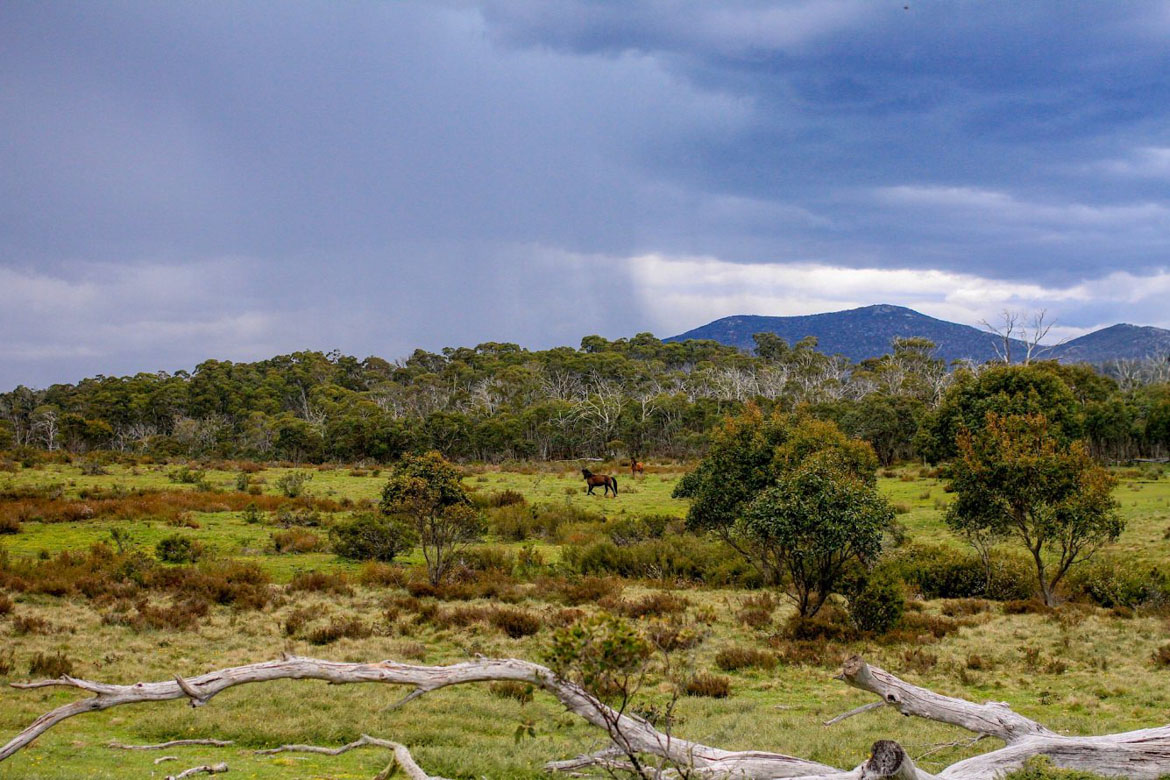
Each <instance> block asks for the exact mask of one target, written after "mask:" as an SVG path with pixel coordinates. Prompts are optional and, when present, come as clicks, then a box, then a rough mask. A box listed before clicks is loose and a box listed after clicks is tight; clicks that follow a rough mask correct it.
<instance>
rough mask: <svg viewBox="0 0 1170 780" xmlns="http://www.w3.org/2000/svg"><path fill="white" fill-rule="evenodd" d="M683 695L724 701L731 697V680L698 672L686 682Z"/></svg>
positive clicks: (718, 675)
mask: <svg viewBox="0 0 1170 780" xmlns="http://www.w3.org/2000/svg"><path fill="white" fill-rule="evenodd" d="M683 693H685V694H686V695H687V696H706V697H709V698H712V699H726V698H727V697H728V696H730V695H731V678H730V677H724V676H723V675H720V674H711V673H709V672H700V673H698V674H696V675H695V676H694V677H692V678H691V679H690V680H688V681H687V684H686V687H685V688H683Z"/></svg>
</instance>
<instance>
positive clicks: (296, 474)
mask: <svg viewBox="0 0 1170 780" xmlns="http://www.w3.org/2000/svg"><path fill="white" fill-rule="evenodd" d="M312 478H313V475H312V473H311V472H308V471H286V472H285V473H284V474H281V475H280V476H279V477H277V479H276V482H274V483H273V484H274V485H275V486H276V489H277V490H279V491H280V492H281V494H282V495H283V496H285V497H286V498H299V497H300V496H301V495H303V494H304V492H305V485H306V483H307V482H308V481H309V480H311V479H312Z"/></svg>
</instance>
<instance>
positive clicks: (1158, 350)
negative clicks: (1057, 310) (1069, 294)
mask: <svg viewBox="0 0 1170 780" xmlns="http://www.w3.org/2000/svg"><path fill="white" fill-rule="evenodd" d="M1167 354H1170V330H1166V329H1165V328H1153V327H1150V326H1148V325H1127V324H1124V323H1123V324H1120V325H1110V326H1109V327H1108V328H1101V330H1096V331H1093V332H1092V333H1086V334H1085V335H1084V336H1081V337H1079V338H1075V339H1073V340H1072V341H1067V342H1065V343H1064V344H1061V345H1060V346H1058V347H1055V348H1054V349H1053V350H1052V352H1051V355H1052V356H1053V357H1055V358H1056V359H1058V360H1060V361H1061V362H1063V363H1104V362H1105V361H1107V360H1119V359H1121V360H1141V359H1143V358H1150V357H1158V356H1160V355H1167Z"/></svg>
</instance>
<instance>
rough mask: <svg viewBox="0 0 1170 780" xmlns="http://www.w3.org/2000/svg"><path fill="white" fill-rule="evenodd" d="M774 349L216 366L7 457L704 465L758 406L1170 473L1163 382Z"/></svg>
mask: <svg viewBox="0 0 1170 780" xmlns="http://www.w3.org/2000/svg"><path fill="white" fill-rule="evenodd" d="M755 338H756V352H755V354H752V355H749V354H746V353H744V352H741V351H739V350H737V349H734V348H732V347H727V346H723V345H721V344H718V343H716V342H713V341H687V342H682V343H663V342H661V341H659V340H658V339H656V338H654V337H653V336H652V335H650V334H645V333H644V334H639V335H637V336H635V337H633V338H630V339H619V340H617V341H608V340H606V339H604V338H602V337H600V336H588V337H586V338H585V339H583V340H582V342H581V346H580V348H579V349H573V348H570V347H559V348H556V349H550V350H544V351H529V350H526V349H523V348H521V347H519V346H517V345H515V344H504V343H485V344H480V345H479V346H477V347H474V348H467V347H461V348H447V349H444V350H443V351H442V353H441V354H436V353H431V352H425V351H423V350H417V351H415V353H414V354H413V355H411V356H410V357H409V358H407V359H405V360H402V361H399V362H397V363H390V362H388V361H386V360H383V359H381V358H377V357H370V358H366V359H365V360H359V359H357V358H355V357H351V356H347V355H341V354H339V353H336V352H334V353H329V354H324V353H321V352H297V353H294V354H291V355H283V356H279V357H274V358H271V359H269V360H262V361H258V362H255V363H232V362H228V361H217V360H208V361H206V362H204V363H201V364H200V365H199V366H197V367H196V369H195V370H194V371H193V372H191V373H187V372H185V371H180V372H176V373H174V374H170V373H166V372H159V373H156V374H146V373H143V374H137V375H135V376H132V377H106V376H97V377H93V378H90V379H85V380H83V381H81V382H79V383H77V384H59V385H53V386H51V387H49V388H47V389H43V390H32V389H29V388H27V387H17V388H16V389H14V390H12V391H11V392H8V393H3V394H0V448H11V447H36V448H43V449H49V450H56V449H67V450H70V451H74V452H85V451H89V450H95V449H113V450H121V451H131V452H145V453H148V454H152V455H156V456H160V457H169V456H184V457H213V456H214V457H249V458H258V459H281V460H290V461H296V462H312V461H323V460H338V461H359V460H376V461H389V460H393V459H395V458H397V457H399V456H400V455H401V454H402V453H404V452H408V451H421V450H429V449H435V450H438V451H439V452H441V453H443V454H444V455H445V456H447V457H450V458H456V459H473V460H483V461H500V460H509V459H525V458H536V459H558V458H577V457H590V456H618V457H626V456H633V457H638V458H643V457H671V458H686V457H693V456H695V455H698V454H701V453H702V452H703V451H704V449H705V447H706V443H707V438H708V434H709V432H710V431H711V430H712V429H713V427H714V426H715V425H716V423H717V422H718V421H719V420H721V419H722V418H723V417H724V416H726V415H727V414H734V413H737V412H739V411H740V410H741V409H742V408H743V407H744V406H745V405H746V404H748V403H755V404H757V405H759V406H761V407H763V408H764V409H766V410H768V409H772V408H780V409H784V410H792V409H795V408H798V407H801V408H804V409H805V410H807V411H808V412H810V413H811V414H813V415H814V416H817V417H821V418H824V419H831V420H833V421H834V422H836V423H837V424H838V425H839V426H840V427H841V428H842V429H843V430H844V431H845V432H847V433H849V434H851V435H853V436H857V437H860V438H863V439H865V440H867V441H869V442H870V443H871V444H872V445H873V447H874V450H875V452H876V453H877V455H878V457H879V459H880V460H881V461H882V462H883V463H889V462H892V461H895V460H902V459H909V458H917V457H926V458H929V459H932V460H934V459H939V458H947V457H949V456H950V455H952V454H953V452H952V449H953V447H954V432H955V431H956V430H957V429H958V427H959V426H961V425H962V424H963V423H964V422H968V421H971V420H973V419H975V418H976V417H979V416H981V415H982V414H984V413H985V412H986V411H987V410H989V409H992V408H994V409H997V410H999V411H1005V410H1006V411H1013V412H1043V413H1045V414H1046V415H1048V416H1049V417H1050V418H1051V419H1052V420H1053V421H1054V422H1055V423H1056V424H1057V425H1059V426H1060V429H1061V430H1062V431H1063V432H1064V434H1065V435H1067V436H1069V437H1071V438H1085V439H1086V440H1087V441H1088V442H1089V446H1090V447H1091V450H1092V452H1093V453H1094V455H1096V456H1098V457H1100V458H1103V459H1124V458H1132V457H1139V456H1158V455H1164V454H1165V453H1166V452H1167V448H1168V446H1170V383H1167V382H1165V381H1157V380H1159V379H1161V376H1162V374H1163V373H1164V372H1161V371H1144V372H1143V371H1142V370H1141V367H1140V366H1137V367H1135V366H1129V367H1128V369H1127V370H1126V371H1124V372H1119V371H1113V372H1110V371H1097V370H1094V369H1093V368H1090V367H1088V366H1079V365H1074V366H1066V365H1058V364H1056V363H1048V362H1043V363H1034V364H1032V365H1030V366H1026V367H1023V366H1013V367H1010V368H1005V367H1004V366H1002V365H999V366H994V365H987V366H972V365H964V366H958V367H954V366H952V367H948V366H946V365H944V364H943V362H942V361H940V360H938V359H936V358H934V357H933V345H932V344H931V343H930V342H928V341H925V340H923V339H900V340H896V341H895V342H894V344H893V345H892V349H891V352H890V353H889V354H888V355H885V356H883V357H880V358H874V359H869V360H865V361H862V362H860V363H851V362H849V361H848V360H846V359H844V358H842V357H840V356H827V355H824V354H822V353H820V352H818V351H817V350H816V343H815V341H814V340H812V339H806V340H803V341H801V342H798V343H797V344H795V345H788V344H787V343H785V342H784V341H783V340H781V339H779V338H778V337H776V336H774V335H772V334H757V336H756V337H755ZM1111 373H1112V376H1111V375H1110V374H1111ZM1142 377H1149V379H1147V380H1146V381H1142V380H1141V378H1142ZM1119 380H1120V381H1119Z"/></svg>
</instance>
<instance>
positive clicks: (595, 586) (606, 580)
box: [536, 577, 623, 607]
mask: <svg viewBox="0 0 1170 780" xmlns="http://www.w3.org/2000/svg"><path fill="white" fill-rule="evenodd" d="M536 584H537V589H538V590H539V591H540V592H542V593H546V594H548V595H550V596H552V597H553V598H555V599H557V600H558V601H560V602H562V603H564V604H567V605H568V606H571V607H575V606H577V605H579V604H596V603H598V602H600V601H601V600H602V599H610V598H618V597H620V596H621V593H622V588H623V585H622V583H621V581H620V580H617V579H615V578H613V577H574V578H570V579H551V578H545V579H541V580H538V581H537V583H536Z"/></svg>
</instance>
